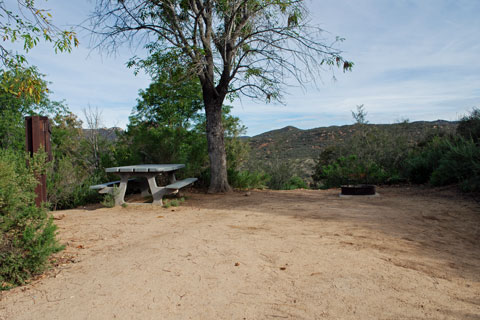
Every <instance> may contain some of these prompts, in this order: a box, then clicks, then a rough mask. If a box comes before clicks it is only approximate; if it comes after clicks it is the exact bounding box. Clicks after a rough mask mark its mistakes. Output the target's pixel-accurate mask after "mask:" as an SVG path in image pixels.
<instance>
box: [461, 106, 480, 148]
mask: <svg viewBox="0 0 480 320" xmlns="http://www.w3.org/2000/svg"><path fill="white" fill-rule="evenodd" d="M457 133H458V134H459V135H461V136H462V137H463V138H465V139H472V140H473V141H474V142H475V143H479V142H480V109H478V108H473V110H472V112H470V114H469V115H466V116H464V117H463V118H462V119H461V120H460V122H459V124H458V127H457Z"/></svg>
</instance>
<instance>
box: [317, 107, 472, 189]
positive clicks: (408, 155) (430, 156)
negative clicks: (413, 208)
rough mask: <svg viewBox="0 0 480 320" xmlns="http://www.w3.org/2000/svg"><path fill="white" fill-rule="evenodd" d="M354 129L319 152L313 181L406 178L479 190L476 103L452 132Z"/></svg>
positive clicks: (331, 182) (337, 183)
mask: <svg viewBox="0 0 480 320" xmlns="http://www.w3.org/2000/svg"><path fill="white" fill-rule="evenodd" d="M360 129H361V130H358V134H357V135H355V136H354V137H353V138H352V139H351V141H350V144H349V145H348V146H347V147H346V148H345V147H329V148H326V149H325V150H324V151H323V152H322V153H321V154H320V157H319V158H318V160H317V163H316V166H315V172H314V174H313V176H312V178H313V181H314V183H315V184H316V186H317V187H319V188H332V187H338V186H340V185H342V184H361V183H374V184H391V183H398V182H410V183H414V184H428V185H431V186H446V185H455V184H456V185H458V186H459V187H460V189H461V190H462V191H464V192H479V191H480V142H479V137H480V111H479V110H478V109H473V111H472V112H471V113H470V114H469V115H467V116H465V117H463V118H462V119H461V120H460V121H459V125H458V129H457V132H456V133H445V132H442V131H432V132H430V133H426V134H425V135H424V136H425V138H424V139H422V140H421V141H419V142H418V143H412V141H409V140H408V139H407V137H406V136H405V135H404V134H402V132H401V131H399V132H379V131H378V130H376V129H372V128H369V127H367V126H363V128H360Z"/></svg>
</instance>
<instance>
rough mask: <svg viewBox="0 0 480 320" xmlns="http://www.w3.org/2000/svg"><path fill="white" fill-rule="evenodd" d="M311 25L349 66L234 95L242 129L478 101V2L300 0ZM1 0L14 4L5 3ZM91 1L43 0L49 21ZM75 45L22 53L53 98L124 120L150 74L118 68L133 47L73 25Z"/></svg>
mask: <svg viewBox="0 0 480 320" xmlns="http://www.w3.org/2000/svg"><path fill="white" fill-rule="evenodd" d="M37 1H38V2H39V3H42V1H41V0H37ZM306 2H307V5H308V7H309V11H310V14H311V17H310V19H311V22H312V24H316V25H319V26H320V27H322V28H323V29H325V30H327V31H326V32H325V37H326V38H330V37H335V36H337V35H338V36H341V37H344V38H346V40H345V42H343V43H342V44H340V48H341V49H343V50H344V57H345V58H347V59H349V60H353V61H354V62H355V66H354V69H353V71H352V72H348V73H345V74H344V73H342V72H341V71H340V70H338V71H336V72H335V77H336V80H333V78H332V74H331V73H328V72H326V73H325V74H324V75H323V76H322V78H321V79H319V81H318V83H317V85H316V86H307V87H306V88H299V87H298V86H296V85H295V83H294V82H292V83H291V85H289V86H288V87H286V88H285V104H284V105H281V104H268V105H265V103H264V102H263V101H260V102H258V101H257V102H255V101H251V100H250V99H247V98H242V99H240V100H237V101H235V102H234V103H233V105H234V109H233V113H234V114H235V115H236V116H238V117H240V119H241V120H242V121H243V123H244V124H245V125H246V126H247V127H248V132H247V133H248V135H255V134H259V133H261V132H265V131H268V130H272V129H278V128H282V127H284V126H287V125H293V126H296V127H299V128H302V129H307V128H314V127H320V126H329V125H343V124H350V123H352V122H353V120H352V116H351V110H354V109H355V107H356V106H357V105H360V104H363V105H364V106H365V108H366V110H367V112H368V115H367V120H369V121H370V122H372V123H392V122H396V121H399V120H403V119H409V120H410V121H416V120H436V119H445V120H458V118H459V117H461V116H462V115H464V114H465V113H467V112H468V111H469V110H471V109H472V107H480V63H479V60H480V40H479V39H480V36H479V35H480V19H478V12H480V1H478V0H455V1H450V0H321V1H319V0H316V1H315V0H307V1H306ZM6 3H15V1H13V0H7V1H6ZM93 5H94V4H93V1H87V0H77V1H65V0H49V1H48V2H46V4H45V6H46V7H48V8H50V9H51V12H52V14H53V18H54V21H55V22H56V24H57V25H59V26H61V27H65V25H67V24H71V25H75V24H78V23H80V22H81V21H82V20H84V19H85V18H86V17H87V15H88V13H89V11H90V10H91V8H92V7H93ZM80 40H81V44H80V47H78V48H76V49H74V50H73V52H72V53H70V54H54V53H53V50H51V48H49V47H48V46H47V45H40V46H39V47H38V48H35V49H34V50H32V51H31V52H29V53H28V54H27V57H28V58H29V61H30V62H31V63H32V64H34V65H37V66H38V67H39V69H40V71H41V72H42V73H44V74H46V79H47V80H48V81H51V82H52V84H51V85H50V88H51V89H52V90H53V92H54V93H53V95H52V99H54V100H65V101H66V103H67V105H68V106H69V108H70V109H71V110H72V111H73V112H74V113H76V114H77V115H79V116H80V118H82V109H83V108H85V107H87V106H88V105H91V106H93V107H98V108H99V109H101V110H102V115H103V119H104V125H105V126H107V127H109V126H114V125H116V126H120V127H125V126H126V124H127V122H128V116H129V114H130V112H131V110H132V108H133V107H134V106H135V103H136V98H137V96H138V90H139V89H143V88H146V87H147V86H148V84H149V78H148V77H147V76H146V75H144V74H140V75H138V76H135V75H133V70H130V69H128V68H126V66H125V63H126V61H127V60H128V59H129V58H130V57H131V56H133V55H135V54H142V50H139V51H135V50H134V48H127V47H125V48H121V49H119V50H118V52H117V53H116V54H115V55H106V54H103V55H100V53H99V52H98V51H92V50H91V49H90V48H89V37H88V35H87V34H85V33H83V32H80Z"/></svg>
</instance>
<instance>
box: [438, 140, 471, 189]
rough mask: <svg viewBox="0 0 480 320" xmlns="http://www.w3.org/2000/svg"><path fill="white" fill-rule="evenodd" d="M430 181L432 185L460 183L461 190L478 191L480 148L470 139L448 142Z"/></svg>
mask: <svg viewBox="0 0 480 320" xmlns="http://www.w3.org/2000/svg"><path fill="white" fill-rule="evenodd" d="M430 183H431V184H432V185H433V186H444V185H449V184H454V183H461V188H462V190H463V191H480V188H479V185H480V148H479V147H478V146H477V145H476V144H475V142H474V141H473V140H471V139H469V140H465V139H463V138H460V139H457V141H454V142H450V143H449V144H448V150H447V151H446V152H445V154H443V156H442V157H441V159H440V161H439V163H438V167H437V168H436V169H435V170H434V171H433V173H432V175H431V178H430Z"/></svg>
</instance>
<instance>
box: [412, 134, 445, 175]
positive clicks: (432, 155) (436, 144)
mask: <svg viewBox="0 0 480 320" xmlns="http://www.w3.org/2000/svg"><path fill="white" fill-rule="evenodd" d="M449 140H450V138H449V137H439V136H434V137H432V138H431V141H429V142H421V145H424V146H423V147H422V148H421V149H419V150H417V151H414V152H412V153H411V154H410V156H409V158H408V159H407V161H406V169H405V174H406V176H407V178H408V179H409V180H410V181H411V182H413V183H427V182H428V181H429V180H430V177H431V175H432V173H433V172H434V171H435V170H436V169H437V168H438V166H439V163H440V159H441V158H442V157H443V155H444V154H445V153H446V152H448V150H449V148H450V144H449Z"/></svg>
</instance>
